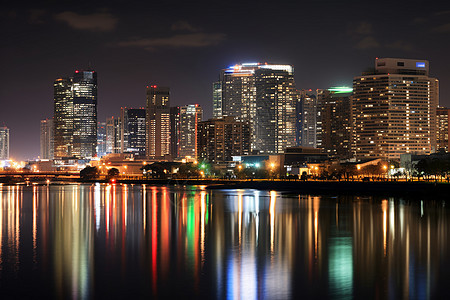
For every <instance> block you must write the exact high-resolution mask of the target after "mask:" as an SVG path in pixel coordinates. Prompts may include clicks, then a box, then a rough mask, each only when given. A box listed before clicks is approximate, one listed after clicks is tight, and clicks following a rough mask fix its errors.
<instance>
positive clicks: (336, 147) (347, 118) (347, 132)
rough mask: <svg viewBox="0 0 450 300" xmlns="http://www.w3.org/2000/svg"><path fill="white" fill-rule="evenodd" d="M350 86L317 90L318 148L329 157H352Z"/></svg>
mask: <svg viewBox="0 0 450 300" xmlns="http://www.w3.org/2000/svg"><path fill="white" fill-rule="evenodd" d="M351 96H352V88H347V87H333V88H329V89H327V90H318V92H317V99H318V101H317V102H318V103H320V107H318V109H319V110H320V114H319V116H320V123H321V128H320V132H318V134H319V135H320V140H321V144H320V146H319V148H322V149H324V150H325V151H326V152H327V153H328V154H329V156H330V157H331V158H337V159H349V158H352V156H353V153H352V151H351V148H352V147H351V133H352V131H351V129H352V117H351V101H350V97H351Z"/></svg>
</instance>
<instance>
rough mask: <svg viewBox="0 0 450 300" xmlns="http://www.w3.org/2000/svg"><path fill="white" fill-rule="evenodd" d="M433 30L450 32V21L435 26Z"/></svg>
mask: <svg viewBox="0 0 450 300" xmlns="http://www.w3.org/2000/svg"><path fill="white" fill-rule="evenodd" d="M432 31H433V32H439V33H448V32H450V23H447V24H443V25H440V26H437V27H435V28H433V30H432Z"/></svg>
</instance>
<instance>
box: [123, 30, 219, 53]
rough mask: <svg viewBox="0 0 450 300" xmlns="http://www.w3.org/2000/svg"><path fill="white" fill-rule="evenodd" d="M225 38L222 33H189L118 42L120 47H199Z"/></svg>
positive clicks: (147, 48)
mask: <svg viewBox="0 0 450 300" xmlns="http://www.w3.org/2000/svg"><path fill="white" fill-rule="evenodd" d="M223 40H225V34H222V33H189V34H177V35H174V36H171V37H163V38H140V39H135V40H131V41H124V42H120V43H118V44H117V45H118V46H121V47H141V48H144V49H146V50H156V49H157V48H199V47H208V46H214V45H217V44H219V43H220V42H222V41H223Z"/></svg>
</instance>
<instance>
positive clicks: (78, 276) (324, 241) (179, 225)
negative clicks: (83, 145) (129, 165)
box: [0, 184, 450, 299]
mask: <svg viewBox="0 0 450 300" xmlns="http://www.w3.org/2000/svg"><path fill="white" fill-rule="evenodd" d="M449 213H450V211H449V209H448V208H447V207H446V206H445V202H442V201H407V200H404V199H398V198H374V197H351V196H345V197H344V196H342V197H324V196H310V195H293V194H283V193H280V192H275V191H270V192H265V191H255V190H227V191H217V190H214V191H211V190H208V189H205V187H185V186H174V187H165V186H159V187H157V186H142V185H105V184H94V185H61V186H52V185H49V186H30V187H24V186H0V241H1V247H0V283H1V284H0V292H1V293H2V294H3V295H13V294H14V295H16V296H17V297H18V298H33V297H36V296H38V297H41V298H66V299H70V298H72V299H75V298H76V299H88V298H96V297H100V298H117V297H131V298H148V297H150V298H152V297H154V298H168V297H178V298H181V297H183V298H195V297H203V298H220V299H259V298H269V299H282V298H297V297H306V298H324V297H333V298H341V299H345V298H363V297H369V298H373V297H374V295H376V297H378V298H393V299H397V298H421V299H422V298H423V299H427V298H442V296H445V293H447V292H446V290H445V288H444V287H445V284H444V283H445V278H446V275H450V274H449V272H450V271H449V270H450V258H449V257H448V255H447V253H448V250H449V229H450V224H449V222H448V220H449ZM24 280H25V281H26V286H28V287H31V290H32V292H29V291H27V289H24V288H22V286H23V284H24ZM444 298H445V297H444Z"/></svg>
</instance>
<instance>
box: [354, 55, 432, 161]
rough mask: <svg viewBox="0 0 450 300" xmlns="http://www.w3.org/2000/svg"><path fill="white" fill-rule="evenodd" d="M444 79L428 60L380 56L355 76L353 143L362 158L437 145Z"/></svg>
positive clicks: (393, 156) (425, 151)
mask: <svg viewBox="0 0 450 300" xmlns="http://www.w3.org/2000/svg"><path fill="white" fill-rule="evenodd" d="M438 103H439V82H438V80H437V79H436V78H432V77H430V76H429V64H428V61H426V60H414V59H399V58H380V59H376V60H375V70H374V71H372V72H366V73H363V74H362V75H361V76H357V77H355V78H354V79H353V96H352V116H353V117H352V119H353V120H352V121H353V134H352V140H353V141H352V144H353V145H352V148H353V151H354V155H355V157H356V159H357V160H361V159H367V158H384V159H386V160H390V159H399V158H400V155H401V154H403V153H417V154H430V153H432V152H434V151H435V150H436V109H437V106H438Z"/></svg>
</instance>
